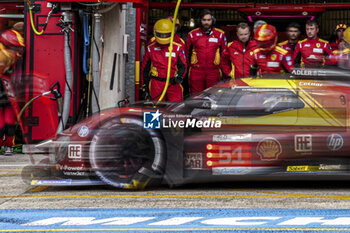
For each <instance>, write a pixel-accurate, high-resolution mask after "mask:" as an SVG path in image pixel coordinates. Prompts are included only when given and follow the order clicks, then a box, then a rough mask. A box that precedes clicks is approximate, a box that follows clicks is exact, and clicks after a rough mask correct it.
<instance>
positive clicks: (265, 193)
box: [0, 154, 350, 209]
mask: <svg viewBox="0 0 350 233" xmlns="http://www.w3.org/2000/svg"><path fill="white" fill-rule="evenodd" d="M31 158H32V159H34V160H35V161H40V160H41V159H43V158H45V156H43V155H32V157H31V156H29V155H24V154H16V155H13V156H4V155H0V209H19V208H20V209H26V208H28V209H37V208H38V209H39V208H40V209H45V208H281V209H288V208H290V209H348V208H350V182H349V181H336V182H335V181H317V182H315V181H307V182H306V181H305V182H304V181H303V182H301V181H299V182H295V181H294V182H292V181H291V182H286V181H283V182H268V181H264V182H234V183H220V184H196V185H185V186H181V187H176V188H169V187H167V186H160V187H155V188H151V189H147V190H143V191H126V190H118V189H113V188H110V187H108V186H90V187H40V186H38V187H33V186H30V185H28V184H25V183H24V182H23V180H22V177H21V173H22V169H23V168H24V167H25V166H26V165H29V164H31V163H32V162H31Z"/></svg>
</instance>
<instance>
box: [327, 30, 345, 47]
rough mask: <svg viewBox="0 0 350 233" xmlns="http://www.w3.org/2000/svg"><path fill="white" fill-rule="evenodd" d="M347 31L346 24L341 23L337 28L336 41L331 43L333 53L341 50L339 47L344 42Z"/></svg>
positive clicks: (335, 32)
mask: <svg viewBox="0 0 350 233" xmlns="http://www.w3.org/2000/svg"><path fill="white" fill-rule="evenodd" d="M345 29H346V24H343V23H340V24H338V25H337V26H336V27H335V31H334V37H333V38H334V39H335V41H331V39H330V41H331V43H330V46H331V47H332V50H333V51H336V50H339V45H340V43H341V42H343V41H344V31H345Z"/></svg>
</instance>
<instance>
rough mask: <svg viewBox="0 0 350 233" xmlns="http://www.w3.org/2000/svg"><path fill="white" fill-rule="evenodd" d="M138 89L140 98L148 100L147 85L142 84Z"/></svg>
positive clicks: (149, 97)
mask: <svg viewBox="0 0 350 233" xmlns="http://www.w3.org/2000/svg"><path fill="white" fill-rule="evenodd" d="M140 89H141V96H140V97H141V99H142V100H150V99H151V96H150V94H149V90H148V85H146V84H143V85H142V86H141V88H140Z"/></svg>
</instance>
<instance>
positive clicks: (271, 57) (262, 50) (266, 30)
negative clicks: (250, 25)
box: [251, 24, 293, 75]
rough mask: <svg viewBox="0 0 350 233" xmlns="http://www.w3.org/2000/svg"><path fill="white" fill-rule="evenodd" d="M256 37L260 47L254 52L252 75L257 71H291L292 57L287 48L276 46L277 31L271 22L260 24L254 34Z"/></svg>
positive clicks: (262, 72) (263, 72) (260, 72)
mask: <svg viewBox="0 0 350 233" xmlns="http://www.w3.org/2000/svg"><path fill="white" fill-rule="evenodd" d="M254 39H255V41H256V43H257V45H258V49H256V50H254V54H253V58H254V66H252V69H251V74H252V75H254V74H256V73H257V72H258V73H259V74H265V73H281V72H291V69H292V67H293V63H292V57H291V56H290V55H289V54H288V51H287V50H285V49H282V48H281V47H279V46H276V43H277V31H276V28H275V27H274V26H272V25H270V24H264V25H261V26H259V27H258V28H257V30H256V32H255V34H254Z"/></svg>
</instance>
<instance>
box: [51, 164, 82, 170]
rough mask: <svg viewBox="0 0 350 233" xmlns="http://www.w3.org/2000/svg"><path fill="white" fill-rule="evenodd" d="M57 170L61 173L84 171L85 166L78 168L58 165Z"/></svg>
mask: <svg viewBox="0 0 350 233" xmlns="http://www.w3.org/2000/svg"><path fill="white" fill-rule="evenodd" d="M56 169H57V170H60V171H82V170H83V169H84V164H82V165H81V166H78V167H71V166H68V165H61V164H57V165H56Z"/></svg>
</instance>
